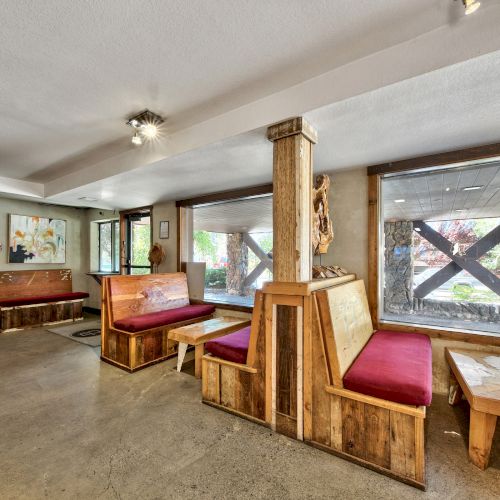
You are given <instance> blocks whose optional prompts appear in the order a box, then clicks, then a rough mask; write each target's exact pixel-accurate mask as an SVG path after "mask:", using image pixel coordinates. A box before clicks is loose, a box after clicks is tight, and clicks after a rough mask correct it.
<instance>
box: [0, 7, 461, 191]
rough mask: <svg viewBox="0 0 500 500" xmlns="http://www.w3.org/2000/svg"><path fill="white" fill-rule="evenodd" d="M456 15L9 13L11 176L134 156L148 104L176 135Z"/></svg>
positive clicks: (4, 166) (3, 32)
mask: <svg viewBox="0 0 500 500" xmlns="http://www.w3.org/2000/svg"><path fill="white" fill-rule="evenodd" d="M451 4H452V2H450V1H449V0H439V1H437V0H420V1H419V2H415V1H414V0H384V2H373V0H357V1H356V2H346V1H344V0H315V2H314V6H312V5H311V4H310V3H309V2H304V1H303V0H272V1H269V2H247V1H242V0H239V1H235V0H217V2H207V1H205V0H190V1H189V2H182V1H178V0H150V1H146V2H136V1H132V0H105V1H104V0H93V1H92V2H60V1H59V0H44V1H43V2H33V1H30V0H18V1H16V2H8V3H6V4H5V5H3V6H2V15H1V20H0V23H1V29H0V47H1V51H0V67H1V68H2V78H1V79H0V119H1V121H2V124H3V125H2V134H0V176H2V175H3V176H7V177H13V178H17V179H23V178H29V179H30V180H34V181H40V180H43V181H47V180H51V179H53V178H56V177H58V176H59V175H61V174H62V173H66V172H67V171H71V170H75V169H79V168H81V166H82V164H84V163H85V160H87V162H91V161H94V160H95V158H96V157H99V158H101V159H102V158H106V157H107V156H110V155H113V154H116V153H117V151H125V150H126V149H127V148H130V144H129V142H128V138H129V130H127V127H125V125H124V119H125V118H126V117H127V115H129V114H130V113H134V112H137V111H139V110H141V109H143V108H144V107H149V108H151V109H153V110H154V111H156V112H158V113H161V114H162V115H164V116H165V117H166V118H167V122H166V132H169V133H170V132H172V131H174V130H178V129H179V128H183V127H185V126H187V125H189V124H192V123H197V122H199V121H202V120H204V119H207V118H209V117H210V116H213V115H216V114H220V113H221V112H223V111H227V110H228V109H231V108H235V107H237V106H241V105H242V104H244V103H246V102H250V101H252V100H255V99H258V98H260V97H262V96H264V95H268V94H270V93H272V92H275V91H277V90H281V89H283V88H285V87H289V86H290V85H293V84H296V83H298V82H300V81H303V80H304V79H306V78H311V77H312V76H314V75H316V74H319V73H323V72H325V71H326V70H328V69H331V68H334V67H336V66H339V65H341V64H345V63H347V62H349V61H351V60H354V59H357V58H360V57H362V56H365V55H366V54H369V53H372V52H376V51H378V50H382V49H384V48H385V47H388V46H391V45H394V44H397V43H400V42H401V41H403V40H408V39H412V38H414V37H417V36H419V35H420V34H422V33H425V32H429V31H432V30H434V29H436V28H437V27H439V26H441V25H444V24H447V23H450V22H454V21H456V18H455V17H454V16H457V15H458V14H457V9H456V6H453V5H451ZM458 11H460V8H459V9H458ZM122 139H123V141H122Z"/></svg>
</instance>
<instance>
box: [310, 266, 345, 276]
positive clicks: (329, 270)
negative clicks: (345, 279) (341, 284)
mask: <svg viewBox="0 0 500 500" xmlns="http://www.w3.org/2000/svg"><path fill="white" fill-rule="evenodd" d="M312 272H313V279H325V278H340V277H341V276H345V275H346V274H349V273H348V271H347V270H346V269H344V268H343V267H339V266H313V267H312Z"/></svg>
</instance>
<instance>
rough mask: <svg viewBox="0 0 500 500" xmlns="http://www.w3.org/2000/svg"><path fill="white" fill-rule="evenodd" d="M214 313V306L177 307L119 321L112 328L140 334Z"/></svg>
mask: <svg viewBox="0 0 500 500" xmlns="http://www.w3.org/2000/svg"><path fill="white" fill-rule="evenodd" d="M214 311H215V307H214V306H210V305H204V304H200V305H191V306H184V307H177V308H176V309H168V310H166V311H158V312H153V313H148V314H141V315H140V316H131V317H130V318H123V319H119V320H117V321H115V322H114V326H115V327H116V328H118V329H119V330H124V331H126V332H132V333H135V332H142V331H143V330H149V329H150V328H156V327H159V326H166V325H171V324H173V323H179V322H180V321H187V320H190V319H195V318H198V317H200V316H208V315H209V314H213V313H214Z"/></svg>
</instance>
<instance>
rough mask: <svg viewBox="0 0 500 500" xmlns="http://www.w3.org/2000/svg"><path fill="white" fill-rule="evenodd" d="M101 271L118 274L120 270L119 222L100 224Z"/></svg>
mask: <svg viewBox="0 0 500 500" xmlns="http://www.w3.org/2000/svg"><path fill="white" fill-rule="evenodd" d="M98 228H99V271H100V272H106V273H117V272H119V270H120V223H119V222H118V221H117V220H111V221H106V222H99V223H98Z"/></svg>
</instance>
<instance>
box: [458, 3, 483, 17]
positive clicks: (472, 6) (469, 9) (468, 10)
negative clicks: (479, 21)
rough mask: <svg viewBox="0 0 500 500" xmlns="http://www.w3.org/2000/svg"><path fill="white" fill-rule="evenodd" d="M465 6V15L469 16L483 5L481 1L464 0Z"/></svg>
mask: <svg viewBox="0 0 500 500" xmlns="http://www.w3.org/2000/svg"><path fill="white" fill-rule="evenodd" d="M462 2H463V4H464V7H465V15H466V16H468V15H470V14H473V13H474V12H476V10H477V9H479V7H481V2H478V1H477V0H462Z"/></svg>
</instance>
